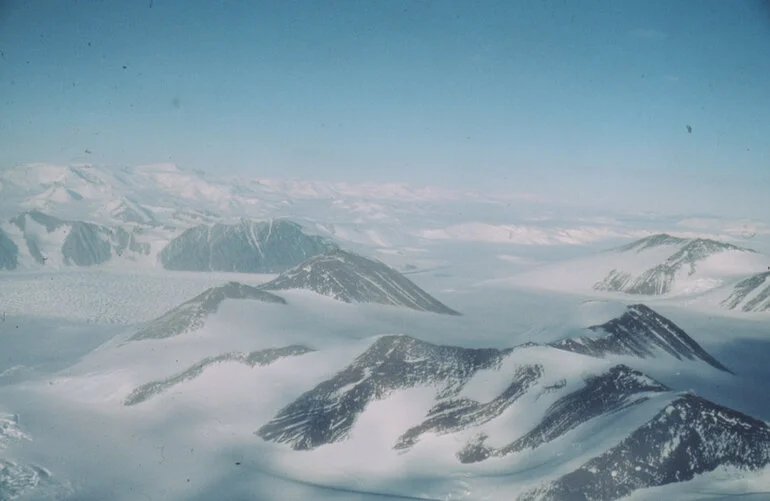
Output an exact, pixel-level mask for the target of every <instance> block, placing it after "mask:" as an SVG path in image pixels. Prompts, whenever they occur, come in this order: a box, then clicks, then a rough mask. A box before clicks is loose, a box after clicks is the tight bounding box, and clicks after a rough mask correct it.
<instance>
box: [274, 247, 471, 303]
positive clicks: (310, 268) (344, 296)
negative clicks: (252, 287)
mask: <svg viewBox="0 0 770 501" xmlns="http://www.w3.org/2000/svg"><path fill="white" fill-rule="evenodd" d="M262 288H264V289H265V290H286V289H306V290H310V291H313V292H316V293H318V294H322V295H324V296H328V297H331V298H334V299H337V300H339V301H343V302H346V303H379V304H386V305H392V306H404V307H407V308H411V309H413V310H419V311H428V312H433V313H443V314H447V315H459V313H458V312H456V311H454V310H453V309H451V308H449V307H447V306H446V305H444V304H443V303H441V302H439V301H438V300H437V299H435V298H433V297H432V296H431V295H430V294H428V293H427V292H425V291H424V290H422V289H420V288H419V287H418V286H417V285H415V284H414V282H412V281H411V280H409V279H408V278H406V277H405V276H404V275H402V274H401V273H399V272H397V271H396V270H394V269H392V268H390V267H388V266H387V265H385V264H383V263H381V262H379V261H374V260H371V259H367V258H365V257H362V256H359V255H357V254H353V253H351V252H346V251H343V250H339V249H337V250H333V251H331V252H328V253H326V254H322V255H320V256H317V257H315V258H312V259H310V260H308V261H306V262H304V263H302V264H300V265H299V266H296V267H294V268H292V269H290V270H287V271H285V272H283V273H281V274H280V275H279V276H278V277H277V278H276V279H275V280H272V281H271V282H268V283H266V284H264V285H263V286H262Z"/></svg>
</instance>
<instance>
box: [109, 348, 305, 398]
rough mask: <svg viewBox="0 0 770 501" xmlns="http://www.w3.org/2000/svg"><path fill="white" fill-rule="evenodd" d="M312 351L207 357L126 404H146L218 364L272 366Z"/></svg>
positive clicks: (141, 390)
mask: <svg viewBox="0 0 770 501" xmlns="http://www.w3.org/2000/svg"><path fill="white" fill-rule="evenodd" d="M311 351H313V349H312V348H308V347H307V346H302V345H291V346H284V347H281V348H267V349H264V350H256V351H252V352H249V353H244V352H230V353H223V354H221V355H215V356H211V357H206V358H204V359H203V360H201V361H200V362H197V363H196V364H194V365H192V366H190V367H188V368H187V369H185V370H184V371H182V372H179V373H177V374H174V375H172V376H169V377H167V378H165V379H163V380H160V381H151V382H149V383H145V384H143V385H141V386H139V387H138V388H136V389H135V390H134V391H132V392H131V394H130V395H128V397H126V399H125V401H124V404H125V405H126V406H131V405H137V404H140V403H142V402H145V401H147V400H149V399H151V398H152V397H154V396H156V395H158V394H160V393H163V392H164V391H166V390H169V389H171V388H173V387H174V386H176V385H178V384H181V383H184V382H185V381H190V380H192V379H194V378H196V377H198V376H200V375H201V374H202V373H203V371H205V370H206V369H207V368H209V367H211V366H213V365H216V364H225V363H238V364H243V365H246V366H249V367H254V366H265V365H270V364H271V363H273V362H275V361H276V360H279V359H281V358H286V357H296V356H299V355H304V354H305V353H309V352H311Z"/></svg>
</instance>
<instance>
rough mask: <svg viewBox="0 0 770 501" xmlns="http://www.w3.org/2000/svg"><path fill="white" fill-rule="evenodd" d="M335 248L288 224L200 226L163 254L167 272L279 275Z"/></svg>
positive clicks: (258, 222) (246, 222) (162, 258)
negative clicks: (224, 272)
mask: <svg viewBox="0 0 770 501" xmlns="http://www.w3.org/2000/svg"><path fill="white" fill-rule="evenodd" d="M335 247H336V246H335V245H334V244H333V243H332V242H331V241H329V240H327V239H325V238H323V237H319V236H312V235H308V234H306V233H305V232H304V231H303V230H302V227H301V226H300V225H298V224H296V223H293V222H291V221H288V220H283V219H279V220H275V221H273V220H271V221H248V220H242V221H241V222H240V223H238V224H234V225H227V224H214V225H211V226H208V225H200V226H195V227H193V228H190V229H188V230H187V231H185V232H184V233H182V234H181V235H179V236H178V237H176V238H175V239H173V240H172V241H171V242H169V244H168V245H167V246H166V247H165V248H164V249H163V250H162V251H161V253H160V262H161V264H162V265H163V267H164V268H166V269H167V270H185V271H229V272H240V273H280V272H282V271H284V270H287V269H289V268H291V267H292V266H296V265H297V264H299V263H301V262H302V261H305V260H306V259H308V258H311V257H313V256H317V255H318V254H321V253H323V252H326V251H328V250H329V249H332V248H335Z"/></svg>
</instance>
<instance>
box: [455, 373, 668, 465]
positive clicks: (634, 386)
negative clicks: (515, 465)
mask: <svg viewBox="0 0 770 501" xmlns="http://www.w3.org/2000/svg"><path fill="white" fill-rule="evenodd" d="M666 391H669V388H667V387H666V386H665V385H662V384H660V383H659V382H657V381H655V380H654V379H652V378H650V377H647V376H645V375H644V374H642V373H641V372H639V371H635V370H633V369H631V368H630V367H627V366H625V365H618V366H615V367H612V368H611V369H610V370H608V371H607V372H605V373H603V374H600V375H596V376H593V375H592V376H589V377H587V378H585V386H583V387H582V388H579V389H577V390H576V391H573V392H571V393H569V394H567V395H565V396H563V397H561V398H559V399H558V400H557V401H556V402H554V403H553V404H552V405H551V406H550V407H549V408H548V409H547V410H546V412H545V414H544V415H543V417H542V419H541V421H540V423H539V424H538V425H537V426H535V427H534V428H533V429H531V430H530V431H528V432H527V433H525V434H524V435H522V436H520V437H519V438H517V439H516V440H515V441H513V442H511V443H510V444H508V445H506V446H504V447H501V448H498V449H495V448H491V447H485V446H484V445H483V441H484V440H485V439H486V437H485V436H482V437H479V439H477V440H475V441H474V442H472V443H470V444H468V445H467V446H466V447H465V448H464V449H463V450H461V451H460V452H459V453H458V458H459V459H460V461H462V462H464V463H471V462H478V461H483V460H484V459H487V458H488V457H490V456H505V455H508V454H514V453H517V452H521V451H523V450H524V449H535V448H537V447H540V446H541V445H543V444H545V443H547V442H550V441H552V440H555V439H556V438H558V437H560V436H562V435H564V434H565V433H567V432H569V431H570V430H573V429H575V428H576V427H578V426H580V425H581V424H584V423H586V422H588V421H590V420H592V419H595V418H598V417H601V416H605V415H608V414H612V413H615V412H618V411H620V410H622V409H624V408H626V407H630V406H632V405H636V404H640V403H642V402H644V401H646V400H647V398H649V396H650V395H651V394H655V393H662V392H666Z"/></svg>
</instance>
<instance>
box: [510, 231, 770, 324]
mask: <svg viewBox="0 0 770 501" xmlns="http://www.w3.org/2000/svg"><path fill="white" fill-rule="evenodd" d="M768 262H770V258H768V256H766V255H764V254H761V253H759V252H756V251H754V250H752V249H748V248H744V247H739V246H736V245H733V244H730V243H726V242H720V241H715V240H711V239H705V238H680V237H674V236H671V235H668V234H657V235H652V236H649V237H646V238H643V239H641V240H637V241H634V242H632V243H630V244H627V245H624V246H621V247H618V248H615V249H612V250H609V251H604V252H599V253H596V254H593V255H590V256H588V257H584V258H577V259H571V260H567V261H563V262H560V263H556V264H547V265H544V266H541V267H539V268H536V269H533V270H531V271H526V272H524V273H521V274H519V275H517V276H515V277H513V278H511V279H505V280H501V281H499V283H501V284H503V283H510V284H513V285H517V286H526V287H536V288H542V289H549V290H558V291H564V292H570V293H577V294H587V295H598V296H606V295H608V294H610V295H612V294H621V295H623V296H625V297H629V296H636V297H638V296H649V297H655V298H661V299H662V298H684V297H695V296H701V295H703V294H704V293H712V294H716V295H722V299H725V298H727V296H728V295H730V294H731V292H732V291H733V288H734V287H736V289H735V294H733V296H731V298H730V299H729V300H727V299H725V301H724V302H723V305H724V306H726V307H727V308H735V307H736V306H737V305H738V304H739V303H740V302H741V300H740V299H738V300H736V299H735V298H737V297H744V296H742V294H744V292H745V294H746V295H748V294H750V291H749V289H751V288H752V285H753V284H755V283H758V282H757V281H759V280H761V278H760V275H757V276H756V277H755V278H754V279H753V280H752V279H748V277H751V276H752V275H755V274H757V273H761V272H762V270H767V263H768ZM739 283H740V284H741V285H740V287H739V288H737V287H738V284H739ZM742 291H743V292H742ZM756 292H757V293H759V291H756ZM753 297H754V296H753V295H752V298H753ZM736 301H737V302H736ZM758 302H761V300H758ZM733 303H735V306H731V305H732V304H733ZM757 304H758V303H753V304H752V305H751V306H750V307H748V309H746V310H744V311H751V310H753V311H757Z"/></svg>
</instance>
